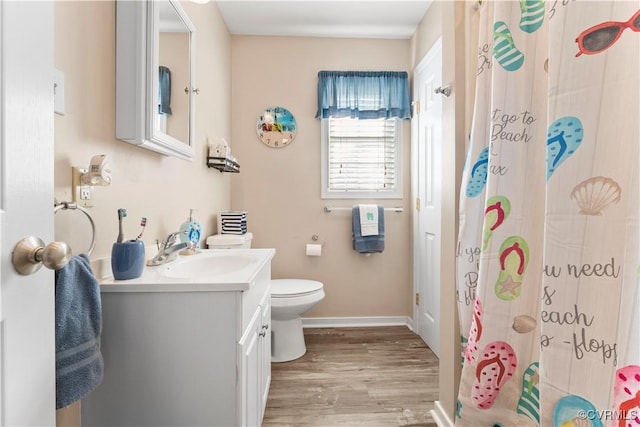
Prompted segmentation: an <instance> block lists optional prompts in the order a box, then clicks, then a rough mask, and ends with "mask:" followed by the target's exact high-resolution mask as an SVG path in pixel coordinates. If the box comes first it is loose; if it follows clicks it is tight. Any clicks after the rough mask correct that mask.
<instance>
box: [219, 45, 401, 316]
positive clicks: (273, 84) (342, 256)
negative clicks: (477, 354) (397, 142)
mask: <svg viewBox="0 0 640 427" xmlns="http://www.w3.org/2000/svg"><path fill="white" fill-rule="evenodd" d="M232 51H233V60H232V74H233V78H232V88H233V89H232V98H233V101H232V114H231V117H232V139H231V141H230V142H231V147H232V153H233V154H234V155H235V156H236V157H238V159H239V163H240V165H241V166H240V174H238V175H237V176H233V177H232V183H231V205H232V207H233V209H238V210H246V211H248V223H249V229H250V230H251V231H252V232H253V233H254V246H255V247H274V248H276V251H277V253H276V256H275V258H274V260H273V276H274V277H275V278H284V277H290V278H305V279H314V280H320V281H322V282H323V283H324V286H325V293H326V297H325V299H324V300H323V301H322V302H321V303H320V304H318V305H317V306H316V308H314V309H313V310H312V311H311V312H309V313H308V315H307V317H358V316H410V315H411V307H412V306H411V294H412V285H411V244H410V229H411V214H410V212H411V203H410V201H409V195H410V174H409V172H410V170H409V166H410V163H409V154H410V153H409V151H410V144H409V143H410V126H409V121H408V120H406V121H404V122H403V124H404V126H403V139H404V141H403V147H402V150H403V165H404V177H403V181H404V187H403V189H404V195H405V196H404V200H384V201H383V200H366V201H364V202H374V203H380V204H384V205H385V206H388V207H391V206H395V205H402V206H404V209H405V210H404V213H399V214H398V213H393V212H386V214H385V218H386V222H385V227H386V236H385V245H386V246H385V251H384V252H383V253H382V254H373V255H371V256H365V255H361V254H358V253H356V252H354V251H353V250H352V248H351V213H350V212H348V211H334V212H332V213H325V212H324V211H323V207H324V206H325V205H331V206H346V207H350V206H352V205H353V204H355V203H363V201H356V200H323V199H321V198H320V121H319V120H318V119H316V118H315V113H316V102H317V95H316V94H317V92H316V90H317V74H318V71H320V70H398V71H401V70H405V71H410V66H411V64H410V58H409V42H408V40H365V39H338V38H294V37H253V36H233V37H232ZM270 106H281V107H284V108H287V109H288V110H289V111H291V112H292V113H293V115H294V116H295V118H296V121H297V124H298V134H297V136H296V138H295V140H294V141H293V142H292V143H291V144H290V145H289V146H287V147H286V148H281V149H274V148H269V147H266V146H264V145H263V144H262V143H261V142H260V140H259V139H258V137H257V135H256V129H255V127H256V122H257V120H258V117H259V115H260V114H261V112H262V111H263V109H264V108H266V107H270ZM313 235H317V236H318V237H319V239H320V241H322V242H324V247H323V254H322V256H321V257H308V256H306V255H305V245H306V244H307V243H311V242H312V241H311V237H312V236H313Z"/></svg>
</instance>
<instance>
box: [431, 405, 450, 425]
mask: <svg viewBox="0 0 640 427" xmlns="http://www.w3.org/2000/svg"><path fill="white" fill-rule="evenodd" d="M429 414H430V415H431V418H433V420H434V421H435V422H436V424H437V425H438V427H453V421H451V418H449V415H447V412H446V411H445V410H444V408H443V407H442V405H441V404H440V401H439V400H436V401H435V402H433V409H432V410H431V411H429Z"/></svg>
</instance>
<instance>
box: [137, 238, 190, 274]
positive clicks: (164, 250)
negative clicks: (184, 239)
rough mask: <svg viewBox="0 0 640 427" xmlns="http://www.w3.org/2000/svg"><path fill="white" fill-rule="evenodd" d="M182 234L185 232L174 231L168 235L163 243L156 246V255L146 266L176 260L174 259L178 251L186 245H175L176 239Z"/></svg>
mask: <svg viewBox="0 0 640 427" xmlns="http://www.w3.org/2000/svg"><path fill="white" fill-rule="evenodd" d="M182 233H185V234H186V231H185V232H181V231H176V232H174V233H171V234H169V235H168V236H167V238H166V239H165V240H164V242H162V243H161V244H159V245H158V253H157V254H156V256H154V257H153V258H151V259H150V260H149V261H147V265H149V266H154V265H161V264H165V263H167V262H171V261H173V260H174V259H176V257H177V256H178V251H179V250H181V249H184V248H186V247H187V244H186V243H177V244H176V238H177V237H178V235H180V234H182Z"/></svg>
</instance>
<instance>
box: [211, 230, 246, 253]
mask: <svg viewBox="0 0 640 427" xmlns="http://www.w3.org/2000/svg"><path fill="white" fill-rule="evenodd" d="M252 239H253V234H251V233H245V234H214V235H213V236H209V237H207V248H209V249H243V248H250V247H251V240H252Z"/></svg>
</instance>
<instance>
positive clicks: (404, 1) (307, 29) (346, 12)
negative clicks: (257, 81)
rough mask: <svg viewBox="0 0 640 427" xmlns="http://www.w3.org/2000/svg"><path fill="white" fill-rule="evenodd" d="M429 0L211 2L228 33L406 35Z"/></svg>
mask: <svg viewBox="0 0 640 427" xmlns="http://www.w3.org/2000/svg"><path fill="white" fill-rule="evenodd" d="M431 2H432V0H321V1H319V0H216V3H217V4H218V7H219V9H220V12H221V13H222V17H223V19H224V21H225V22H226V24H227V28H228V29H229V31H230V32H231V34H241V35H275V36H309V37H358V38H391V39H406V38H409V37H411V35H412V34H413V33H414V31H415V29H416V27H417V25H418V24H419V23H420V21H421V20H422V17H423V16H424V14H425V12H426V11H427V9H428V7H429V5H430V4H431Z"/></svg>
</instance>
